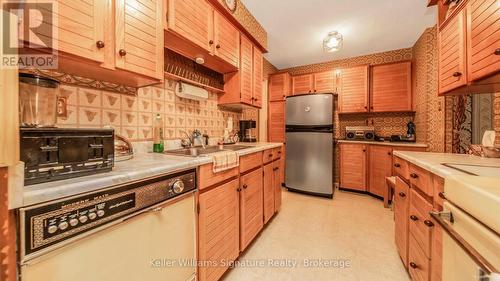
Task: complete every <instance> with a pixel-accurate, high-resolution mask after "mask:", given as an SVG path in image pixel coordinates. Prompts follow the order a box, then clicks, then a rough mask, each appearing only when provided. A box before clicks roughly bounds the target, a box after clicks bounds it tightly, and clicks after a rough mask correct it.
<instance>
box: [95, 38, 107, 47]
mask: <svg viewBox="0 0 500 281" xmlns="http://www.w3.org/2000/svg"><path fill="white" fill-rule="evenodd" d="M95 45H96V46H97V49H102V48H104V46H105V44H104V41H101V40H99V41H97V42H95Z"/></svg>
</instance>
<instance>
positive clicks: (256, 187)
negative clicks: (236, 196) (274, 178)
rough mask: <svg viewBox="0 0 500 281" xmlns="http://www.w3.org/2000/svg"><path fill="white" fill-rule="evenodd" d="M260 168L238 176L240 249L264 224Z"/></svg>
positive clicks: (247, 243)
mask: <svg viewBox="0 0 500 281" xmlns="http://www.w3.org/2000/svg"><path fill="white" fill-rule="evenodd" d="M262 178H263V177H262V168H260V169H257V170H255V171H253V172H250V173H248V174H246V175H244V176H242V177H241V178H240V185H241V193H240V250H241V251H244V250H245V248H246V247H247V246H248V245H249V244H250V243H251V242H252V240H253V239H254V238H255V237H256V236H257V234H259V232H260V230H261V229H262V227H263V226H264V220H263V213H264V204H263V199H262V198H263V186H262Z"/></svg>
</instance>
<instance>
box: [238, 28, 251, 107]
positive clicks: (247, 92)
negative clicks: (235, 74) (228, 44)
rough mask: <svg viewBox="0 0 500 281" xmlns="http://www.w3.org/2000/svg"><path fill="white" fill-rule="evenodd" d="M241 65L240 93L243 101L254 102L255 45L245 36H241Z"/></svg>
mask: <svg viewBox="0 0 500 281" xmlns="http://www.w3.org/2000/svg"><path fill="white" fill-rule="evenodd" d="M240 47H241V53H240V58H241V67H240V71H239V75H240V79H241V81H240V94H241V102H243V103H246V104H252V102H253V78H252V76H253V46H252V42H250V40H248V39H247V38H246V37H245V36H242V37H241V45H240Z"/></svg>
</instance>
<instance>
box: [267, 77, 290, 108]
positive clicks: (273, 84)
mask: <svg viewBox="0 0 500 281" xmlns="http://www.w3.org/2000/svg"><path fill="white" fill-rule="evenodd" d="M289 92H290V74H288V73H280V74H273V75H270V76H269V101H270V102H271V101H284V100H285V98H286V97H287V96H288V95H289Z"/></svg>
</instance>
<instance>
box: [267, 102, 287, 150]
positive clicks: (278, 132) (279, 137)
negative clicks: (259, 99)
mask: <svg viewBox="0 0 500 281" xmlns="http://www.w3.org/2000/svg"><path fill="white" fill-rule="evenodd" d="M268 118H269V120H268V122H269V127H268V130H269V132H268V138H269V141H270V142H285V102H284V101H272V102H270V103H269V115H268Z"/></svg>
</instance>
